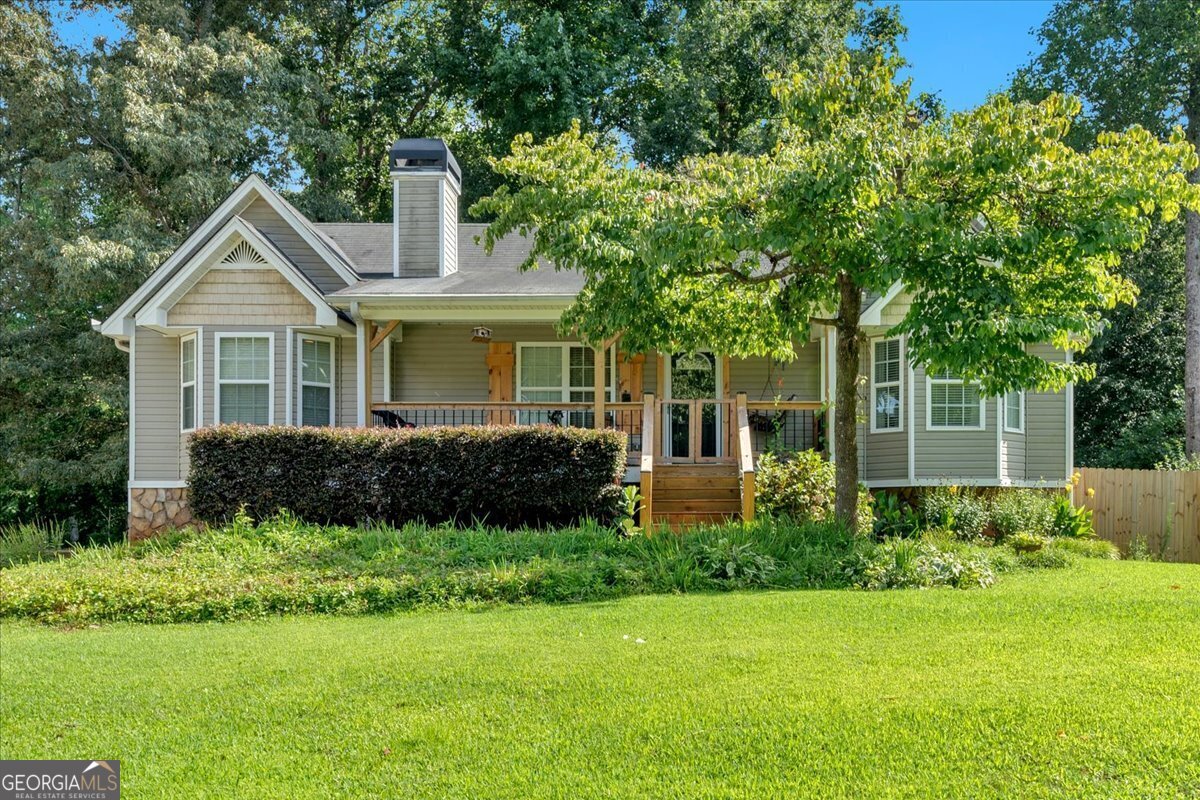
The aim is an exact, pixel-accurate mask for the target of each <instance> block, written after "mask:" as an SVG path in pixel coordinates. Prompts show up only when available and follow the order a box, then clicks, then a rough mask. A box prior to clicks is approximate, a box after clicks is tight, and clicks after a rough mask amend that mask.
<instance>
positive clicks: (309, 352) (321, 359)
mask: <svg viewBox="0 0 1200 800" xmlns="http://www.w3.org/2000/svg"><path fill="white" fill-rule="evenodd" d="M299 351H300V369H299V372H300V424H301V425H326V426H327V425H332V424H333V340H332V339H326V338H324V337H320V336H305V335H302V336H300V347H299Z"/></svg>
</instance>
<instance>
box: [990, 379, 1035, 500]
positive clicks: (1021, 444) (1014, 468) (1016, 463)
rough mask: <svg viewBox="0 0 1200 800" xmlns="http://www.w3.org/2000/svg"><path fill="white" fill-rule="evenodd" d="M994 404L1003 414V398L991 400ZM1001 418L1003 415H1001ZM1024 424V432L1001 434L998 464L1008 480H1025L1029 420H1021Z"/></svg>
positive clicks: (1005, 432)
mask: <svg viewBox="0 0 1200 800" xmlns="http://www.w3.org/2000/svg"><path fill="white" fill-rule="evenodd" d="M992 402H993V404H994V405H996V407H997V408H998V409H999V411H1000V413H1001V414H1003V413H1004V410H1005V406H1004V403H1005V398H1003V397H1001V398H1000V399H999V402H996V401H995V400H993V401H992ZM1025 414H1026V415H1028V414H1029V396H1028V394H1027V395H1026V396H1025ZM1001 420H1003V417H1001ZM1023 422H1024V424H1025V431H1026V432H1025V433H1013V432H1009V431H1004V432H1003V433H1002V434H1001V443H1000V446H1001V457H1000V464H1001V467H1002V468H1003V470H1004V472H1003V477H1004V478H1005V479H1006V480H1010V481H1023V480H1025V437H1026V436H1027V435H1028V431H1029V421H1028V420H1027V419H1026V420H1023Z"/></svg>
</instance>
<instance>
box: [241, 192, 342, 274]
mask: <svg viewBox="0 0 1200 800" xmlns="http://www.w3.org/2000/svg"><path fill="white" fill-rule="evenodd" d="M240 216H241V217H242V219H244V220H246V221H247V222H249V223H250V224H252V225H253V226H254V227H256V228H258V229H259V230H260V231H262V232H263V233H264V234H266V236H267V238H269V239H270V240H271V241H272V242H273V243H274V244H275V246H276V247H278V248H279V249H280V250H281V251H283V253H284V255H286V256H287V257H288V258H289V259H290V260H291V262H292V263H293V264H295V265H296V266H297V267H299V268H300V271H301V272H303V273H304V274H305V275H307V276H308V278H309V280H311V281H312V282H313V283H315V284H316V285H317V287H318V288H320V290H321V291H322V292H326V293H328V292H334V291H337V290H338V289H344V288H345V287H346V282H345V281H343V280H342V279H341V278H340V277H338V274H337V273H336V272H334V271H333V268H332V267H330V266H329V264H328V263H327V262H326V261H325V259H324V258H323V257H322V256H321V255H319V254H318V253H317V251H316V250H313V248H312V247H310V246H309V244H308V242H306V241H304V237H302V236H301V235H300V234H299V233H297V232H296V230H295V229H294V228H293V227H292V226H291V225H290V224H288V222H287V221H286V220H284V219H283V217H281V216H279V215H278V214H276V213H275V210H274V209H273V208H271V206H270V205H269V204H268V203H267V201H266V200H263V199H262V198H261V197H260V198H258V199H257V200H255V201H254V202H252V203H251V204H250V205H248V206H246V208H245V209H243V210H242V213H241V215H240Z"/></svg>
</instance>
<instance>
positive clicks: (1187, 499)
mask: <svg viewBox="0 0 1200 800" xmlns="http://www.w3.org/2000/svg"><path fill="white" fill-rule="evenodd" d="M1079 473H1080V478H1079V483H1078V485H1077V486H1076V487H1075V495H1074V497H1075V502H1076V504H1078V505H1083V506H1087V507H1088V508H1090V509H1091V510H1092V514H1093V521H1094V522H1095V525H1096V533H1097V534H1098V535H1099V536H1100V537H1101V538H1103V539H1107V540H1109V541H1111V542H1113V543H1115V544H1116V545H1117V546H1118V547H1120V548H1121V550H1122V552H1125V553H1128V552H1129V547H1130V545H1131V544H1132V543H1133V540H1134V539H1135V538H1136V537H1139V536H1140V537H1143V538H1144V539H1145V540H1146V545H1147V547H1148V548H1149V550H1150V552H1151V553H1159V552H1162V553H1163V554H1164V557H1165V558H1166V559H1167V560H1170V561H1188V562H1192V563H1200V472H1170V471H1165V470H1133V469H1094V468H1091V467H1084V468H1082V469H1080V470H1079ZM1088 489H1092V490H1093V491H1092V492H1091V496H1090V497H1089V496H1088V495H1089V492H1088ZM1168 534H1169V535H1170V540H1169V541H1166V542H1164V537H1165V536H1167V535H1168Z"/></svg>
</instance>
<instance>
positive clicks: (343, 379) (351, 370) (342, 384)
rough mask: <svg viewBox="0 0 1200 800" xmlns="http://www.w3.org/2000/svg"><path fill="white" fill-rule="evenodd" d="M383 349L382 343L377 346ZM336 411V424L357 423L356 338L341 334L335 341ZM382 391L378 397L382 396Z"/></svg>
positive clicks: (347, 424) (352, 424)
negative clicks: (336, 341)
mask: <svg viewBox="0 0 1200 800" xmlns="http://www.w3.org/2000/svg"><path fill="white" fill-rule="evenodd" d="M379 350H380V351H382V350H383V345H380V346H379ZM334 380H335V382H336V383H337V393H338V396H337V404H336V407H335V408H334V411H335V412H337V420H338V425H342V426H345V427H354V426H355V425H357V424H358V339H357V337H354V336H343V337H341V338H340V339H338V343H337V375H336V376H334ZM382 396H383V395H382V393H381V394H380V397H382Z"/></svg>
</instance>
